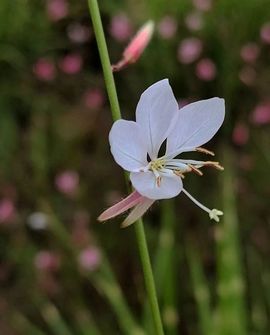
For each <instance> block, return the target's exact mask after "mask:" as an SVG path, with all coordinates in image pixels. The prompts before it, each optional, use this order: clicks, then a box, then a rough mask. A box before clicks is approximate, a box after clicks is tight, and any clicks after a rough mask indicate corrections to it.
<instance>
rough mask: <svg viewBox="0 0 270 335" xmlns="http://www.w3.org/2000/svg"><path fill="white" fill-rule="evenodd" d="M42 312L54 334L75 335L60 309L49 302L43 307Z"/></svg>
mask: <svg viewBox="0 0 270 335" xmlns="http://www.w3.org/2000/svg"><path fill="white" fill-rule="evenodd" d="M41 314H42V316H43V318H44V320H45V322H46V324H47V325H48V327H49V328H50V329H51V331H52V333H53V334H54V335H73V334H74V333H73V332H72V330H71V329H69V327H68V326H67V324H66V322H65V321H64V319H63V318H62V316H61V314H60V313H59V311H58V309H57V308H56V307H55V306H54V305H53V304H51V303H49V302H47V303H46V305H44V306H43V307H42V309H41Z"/></svg>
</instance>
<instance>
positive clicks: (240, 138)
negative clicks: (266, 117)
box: [232, 122, 249, 146]
mask: <svg viewBox="0 0 270 335" xmlns="http://www.w3.org/2000/svg"><path fill="white" fill-rule="evenodd" d="M232 139H233V142H234V143H235V144H237V145H240V146H241V145H245V144H246V143H247V142H248V140H249V129H248V127H247V126H246V125H245V124H244V123H241V122H239V123H237V124H236V126H235V127H234V130H233V134H232Z"/></svg>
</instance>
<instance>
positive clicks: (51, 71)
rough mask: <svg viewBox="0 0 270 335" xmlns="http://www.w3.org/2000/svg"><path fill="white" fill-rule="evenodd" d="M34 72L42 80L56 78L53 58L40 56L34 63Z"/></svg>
mask: <svg viewBox="0 0 270 335" xmlns="http://www.w3.org/2000/svg"><path fill="white" fill-rule="evenodd" d="M33 72H34V74H35V75H36V77H37V78H38V79H40V80H44V81H51V80H53V79H54V78H55V66H54V64H53V62H52V61H51V60H49V59H46V58H40V59H39V60H38V61H37V62H36V63H35V64H34V65H33Z"/></svg>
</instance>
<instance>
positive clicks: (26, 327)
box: [12, 312, 46, 335]
mask: <svg viewBox="0 0 270 335" xmlns="http://www.w3.org/2000/svg"><path fill="white" fill-rule="evenodd" d="M12 325H13V328H14V329H15V330H16V331H18V332H19V334H27V335H46V332H45V331H43V330H41V329H40V328H38V327H37V326H36V325H34V324H33V323H32V322H31V321H30V320H29V319H28V318H27V317H25V316H24V315H23V314H20V313H19V312H18V313H16V312H15V313H14V315H13V316H12Z"/></svg>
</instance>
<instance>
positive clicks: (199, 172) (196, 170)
mask: <svg viewBox="0 0 270 335" xmlns="http://www.w3.org/2000/svg"><path fill="white" fill-rule="evenodd" d="M188 167H189V168H190V169H191V171H193V172H195V173H196V174H197V175H199V176H202V175H203V173H202V171H200V170H199V169H197V168H196V167H195V166H193V165H191V164H188Z"/></svg>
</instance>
